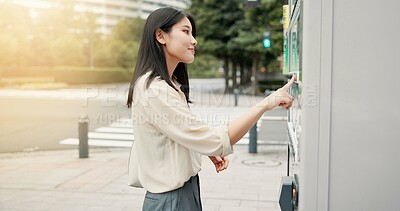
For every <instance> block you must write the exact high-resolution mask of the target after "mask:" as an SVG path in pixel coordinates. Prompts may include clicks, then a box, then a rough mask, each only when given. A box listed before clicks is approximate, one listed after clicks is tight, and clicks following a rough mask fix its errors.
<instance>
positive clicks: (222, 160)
mask: <svg viewBox="0 0 400 211" xmlns="http://www.w3.org/2000/svg"><path fill="white" fill-rule="evenodd" d="M208 157H209V158H210V160H211V162H213V164H214V166H215V170H216V171H217V173H219V172H220V171H223V170H225V169H227V168H228V165H229V160H228V157H226V156H208Z"/></svg>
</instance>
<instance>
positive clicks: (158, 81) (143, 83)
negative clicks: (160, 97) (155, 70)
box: [136, 71, 170, 91]
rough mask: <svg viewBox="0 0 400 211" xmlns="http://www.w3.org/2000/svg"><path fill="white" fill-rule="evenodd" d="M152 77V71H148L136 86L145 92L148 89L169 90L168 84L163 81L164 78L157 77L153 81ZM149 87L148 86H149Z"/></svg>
mask: <svg viewBox="0 0 400 211" xmlns="http://www.w3.org/2000/svg"><path fill="white" fill-rule="evenodd" d="M150 75H151V71H148V72H147V73H145V74H144V75H142V76H140V78H139V79H138V81H137V83H136V86H137V88H139V89H142V90H143V91H145V90H148V89H150V90H151V89H157V90H158V89H169V87H170V86H169V85H168V84H167V82H165V81H164V80H162V78H161V77H160V76H156V77H155V78H153V79H151V78H150ZM149 80H151V81H150V83H149V84H148V81H149ZM147 85H148V86H147Z"/></svg>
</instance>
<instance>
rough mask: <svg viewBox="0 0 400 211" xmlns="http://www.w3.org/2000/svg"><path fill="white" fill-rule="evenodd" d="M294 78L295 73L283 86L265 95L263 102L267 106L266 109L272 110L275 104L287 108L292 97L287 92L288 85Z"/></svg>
mask: <svg viewBox="0 0 400 211" xmlns="http://www.w3.org/2000/svg"><path fill="white" fill-rule="evenodd" d="M295 80H296V75H293V76H292V78H291V79H290V81H289V82H288V83H287V84H285V86H283V87H281V88H280V89H278V90H276V91H275V92H274V93H272V94H271V95H269V96H268V97H266V98H265V99H264V100H263V102H264V103H265V106H266V107H267V110H272V109H274V108H275V107H277V106H282V107H283V108H286V109H289V108H290V107H291V106H292V104H293V97H292V96H291V95H290V94H289V93H288V90H289V88H290V86H292V84H293V83H294V81H295Z"/></svg>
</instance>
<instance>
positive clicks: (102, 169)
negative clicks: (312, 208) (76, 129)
mask: <svg viewBox="0 0 400 211" xmlns="http://www.w3.org/2000/svg"><path fill="white" fill-rule="evenodd" d="M234 149H235V152H234V154H232V155H230V156H229V160H230V165H229V168H228V169H227V170H226V171H224V172H221V173H219V174H218V173H216V172H215V170H214V167H213V165H212V164H211V162H210V161H209V160H208V158H207V157H204V158H203V169H202V170H201V172H200V182H201V193H202V200H203V201H202V202H203V208H204V210H205V211H208V210H221V211H222V210H226V211H228V210H229V211H232V210H233V211H234V210H243V211H252V210H265V211H278V210H280V209H279V205H278V203H277V201H278V192H279V185H280V180H281V177H282V176H284V175H285V172H286V147H285V146H268V145H261V146H259V147H258V151H259V152H258V153H257V154H249V153H248V152H247V150H248V148H247V145H239V146H235V147H234ZM89 156H90V157H89V158H86V159H79V158H78V150H62V151H39V152H31V153H3V154H0V210H57V211H58V210H74V211H75V210H96V211H98V210H107V211H110V210H112V211H113V210H141V206H142V202H143V198H144V193H145V192H144V190H143V189H136V188H132V187H129V186H127V160H128V156H129V149H126V148H125V149H122V148H94V149H90V152H89Z"/></svg>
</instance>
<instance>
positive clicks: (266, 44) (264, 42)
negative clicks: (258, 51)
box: [263, 38, 271, 48]
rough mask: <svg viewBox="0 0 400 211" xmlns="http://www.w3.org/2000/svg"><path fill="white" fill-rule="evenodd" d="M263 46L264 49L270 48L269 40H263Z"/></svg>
mask: <svg viewBox="0 0 400 211" xmlns="http://www.w3.org/2000/svg"><path fill="white" fill-rule="evenodd" d="M263 45H264V48H269V47H271V40H270V39H269V38H264V40H263Z"/></svg>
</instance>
